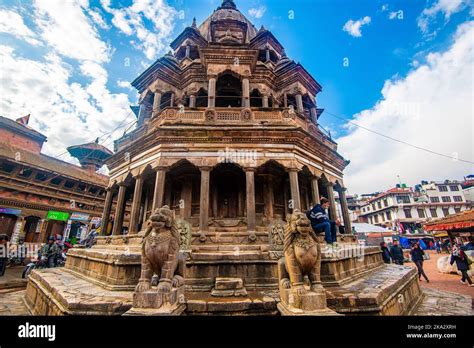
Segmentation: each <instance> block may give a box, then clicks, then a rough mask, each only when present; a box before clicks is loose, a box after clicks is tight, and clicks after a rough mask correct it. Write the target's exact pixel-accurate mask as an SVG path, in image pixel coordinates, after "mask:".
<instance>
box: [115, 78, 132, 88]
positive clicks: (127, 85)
mask: <svg viewBox="0 0 474 348" xmlns="http://www.w3.org/2000/svg"><path fill="white" fill-rule="evenodd" d="M117 86H118V87H120V88H126V89H130V90H134V88H133V87H132V85H131V84H130V82H128V81H125V80H120V79H119V80H117Z"/></svg>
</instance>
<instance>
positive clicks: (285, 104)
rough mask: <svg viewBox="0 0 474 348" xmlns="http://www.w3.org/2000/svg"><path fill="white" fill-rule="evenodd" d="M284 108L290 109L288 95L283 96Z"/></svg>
mask: <svg viewBox="0 0 474 348" xmlns="http://www.w3.org/2000/svg"><path fill="white" fill-rule="evenodd" d="M283 107H285V108H287V107H288V94H286V93H285V94H283Z"/></svg>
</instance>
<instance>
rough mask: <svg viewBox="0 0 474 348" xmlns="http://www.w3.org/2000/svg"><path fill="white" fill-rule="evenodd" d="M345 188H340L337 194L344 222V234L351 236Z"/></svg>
mask: <svg viewBox="0 0 474 348" xmlns="http://www.w3.org/2000/svg"><path fill="white" fill-rule="evenodd" d="M346 190H347V189H346V188H340V189H339V190H338V191H337V192H338V193H339V201H340V202H341V210H342V219H343V220H344V228H345V232H346V234H352V223H351V217H350V215H349V208H348V207H347V197H346Z"/></svg>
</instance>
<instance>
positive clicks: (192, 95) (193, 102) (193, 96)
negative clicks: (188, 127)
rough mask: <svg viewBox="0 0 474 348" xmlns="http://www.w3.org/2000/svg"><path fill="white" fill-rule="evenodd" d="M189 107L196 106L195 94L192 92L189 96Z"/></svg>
mask: <svg viewBox="0 0 474 348" xmlns="http://www.w3.org/2000/svg"><path fill="white" fill-rule="evenodd" d="M189 107H190V108H195V107H196V96H195V95H194V94H191V95H190V96H189Z"/></svg>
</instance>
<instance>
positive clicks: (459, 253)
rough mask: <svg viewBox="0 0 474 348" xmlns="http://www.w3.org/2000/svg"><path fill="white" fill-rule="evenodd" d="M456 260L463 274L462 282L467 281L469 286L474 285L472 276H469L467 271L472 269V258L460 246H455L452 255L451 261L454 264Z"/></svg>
mask: <svg viewBox="0 0 474 348" xmlns="http://www.w3.org/2000/svg"><path fill="white" fill-rule="evenodd" d="M454 262H456V267H457V268H458V271H460V272H461V274H462V278H461V283H462V284H466V281H467V282H468V283H469V286H474V284H472V280H471V277H469V274H468V273H467V271H469V269H470V260H469V259H468V256H467V255H466V253H465V252H464V250H462V249H461V248H459V247H458V246H454V247H453V254H452V255H451V260H450V262H449V263H450V264H451V265H452V264H453V263H454Z"/></svg>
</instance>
